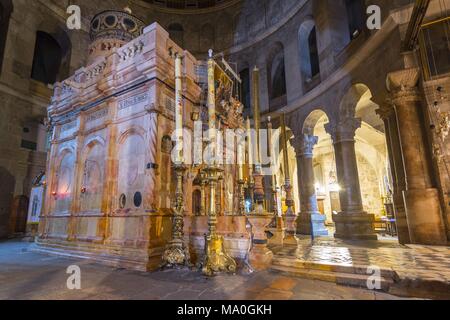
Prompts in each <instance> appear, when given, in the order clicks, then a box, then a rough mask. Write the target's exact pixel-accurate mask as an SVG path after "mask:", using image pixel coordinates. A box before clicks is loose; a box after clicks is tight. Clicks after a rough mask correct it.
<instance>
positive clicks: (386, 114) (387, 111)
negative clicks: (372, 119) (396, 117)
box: [375, 99, 394, 121]
mask: <svg viewBox="0 0 450 320" xmlns="http://www.w3.org/2000/svg"><path fill="white" fill-rule="evenodd" d="M375 113H376V114H377V115H378V116H379V117H380V118H381V120H383V121H386V120H388V119H389V118H390V117H391V116H392V115H393V114H394V104H393V102H392V100H390V99H387V100H386V102H384V103H382V104H381V105H380V107H379V108H378V109H376V110H375Z"/></svg>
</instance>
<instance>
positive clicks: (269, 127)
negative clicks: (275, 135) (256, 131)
mask: <svg viewBox="0 0 450 320" xmlns="http://www.w3.org/2000/svg"><path fill="white" fill-rule="evenodd" d="M271 120H272V119H271V118H270V117H268V118H267V144H268V146H267V154H268V155H269V158H270V159H271V166H273V164H274V163H275V161H274V160H275V158H273V159H272V157H276V155H275V154H272V131H273V130H272V129H273V127H272V122H271ZM275 174H276V172H272V187H273V189H276V185H277V182H276V177H275Z"/></svg>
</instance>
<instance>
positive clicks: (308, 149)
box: [292, 134, 319, 157]
mask: <svg viewBox="0 0 450 320" xmlns="http://www.w3.org/2000/svg"><path fill="white" fill-rule="evenodd" d="M318 142H319V137H316V136H313V135H310V134H301V135H298V136H296V137H295V138H293V139H292V145H293V147H294V149H295V152H296V154H297V156H303V157H312V156H313V150H314V147H315V146H316V145H317V143H318Z"/></svg>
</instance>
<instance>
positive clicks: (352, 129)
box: [325, 118, 362, 143]
mask: <svg viewBox="0 0 450 320" xmlns="http://www.w3.org/2000/svg"><path fill="white" fill-rule="evenodd" d="M361 124H362V120H361V118H344V119H340V120H339V121H337V122H330V123H327V124H326V125H325V131H326V132H327V133H328V134H329V135H330V136H331V138H332V139H333V142H334V143H340V142H345V141H350V142H354V141H355V133H356V130H357V129H359V128H361Z"/></svg>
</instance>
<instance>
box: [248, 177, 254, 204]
mask: <svg viewBox="0 0 450 320" xmlns="http://www.w3.org/2000/svg"><path fill="white" fill-rule="evenodd" d="M248 189H249V191H250V200H251V201H250V202H251V203H250V212H253V210H254V208H255V180H253V175H252V176H250V178H249V182H248Z"/></svg>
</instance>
